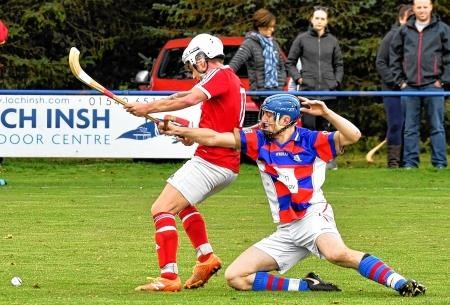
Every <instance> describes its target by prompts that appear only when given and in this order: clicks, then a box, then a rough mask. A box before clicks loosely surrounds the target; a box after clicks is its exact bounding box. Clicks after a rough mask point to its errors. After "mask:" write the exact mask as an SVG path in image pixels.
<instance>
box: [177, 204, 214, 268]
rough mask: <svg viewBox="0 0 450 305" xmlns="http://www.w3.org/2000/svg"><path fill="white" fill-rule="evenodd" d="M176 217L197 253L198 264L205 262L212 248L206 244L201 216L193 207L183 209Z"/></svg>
mask: <svg viewBox="0 0 450 305" xmlns="http://www.w3.org/2000/svg"><path fill="white" fill-rule="evenodd" d="M178 216H179V217H180V219H181V222H182V223H183V227H184V230H185V231H186V234H187V235H188V236H189V239H190V240H191V243H192V246H193V247H194V248H195V249H196V251H197V259H198V260H199V261H200V262H204V261H206V260H207V259H208V258H209V257H210V256H211V253H212V252H213V251H212V247H211V245H210V244H209V242H208V233H207V232H206V225H205V221H204V220H203V217H202V215H201V214H200V212H199V211H198V210H197V208H195V207H193V206H188V207H187V208H185V209H183V210H182V211H181V212H180V213H178Z"/></svg>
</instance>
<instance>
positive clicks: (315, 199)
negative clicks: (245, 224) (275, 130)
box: [240, 127, 337, 223]
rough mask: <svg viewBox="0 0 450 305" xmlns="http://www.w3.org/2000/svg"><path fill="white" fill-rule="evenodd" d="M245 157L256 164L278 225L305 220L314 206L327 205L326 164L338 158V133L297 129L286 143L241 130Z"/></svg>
mask: <svg viewBox="0 0 450 305" xmlns="http://www.w3.org/2000/svg"><path fill="white" fill-rule="evenodd" d="M240 140H241V151H242V153H244V154H246V155H247V156H249V157H250V158H251V159H253V160H255V161H256V163H257V165H258V168H259V170H260V174H261V179H262V182H263V186H264V189H265V191H266V194H267V198H268V199H269V204H270V209H271V212H272V217H273V220H274V222H275V223H280V222H281V223H289V222H291V221H294V220H297V219H300V218H302V217H303V216H304V215H305V213H306V209H307V208H308V207H309V206H311V205H312V204H315V203H319V202H326V200H325V197H324V195H323V192H322V185H323V183H324V182H325V173H326V163H327V162H329V161H330V160H332V159H334V158H335V157H336V155H337V153H336V148H335V142H334V132H325V131H311V130H309V129H305V128H301V127H296V128H295V132H294V133H293V134H292V137H291V139H290V140H289V141H287V142H286V143H283V144H280V143H277V141H276V140H274V139H269V138H267V137H266V136H265V135H264V133H263V132H262V131H261V130H259V129H257V128H255V129H242V130H240Z"/></svg>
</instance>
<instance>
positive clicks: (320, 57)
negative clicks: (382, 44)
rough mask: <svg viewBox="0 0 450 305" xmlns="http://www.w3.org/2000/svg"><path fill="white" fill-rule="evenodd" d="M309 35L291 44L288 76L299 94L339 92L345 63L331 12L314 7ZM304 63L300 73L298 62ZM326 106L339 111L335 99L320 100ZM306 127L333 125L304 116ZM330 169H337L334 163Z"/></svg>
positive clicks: (323, 97) (321, 7)
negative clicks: (333, 31) (331, 24)
mask: <svg viewBox="0 0 450 305" xmlns="http://www.w3.org/2000/svg"><path fill="white" fill-rule="evenodd" d="M310 22H311V25H310V26H309V28H308V31H307V32H304V33H300V34H299V35H298V36H297V37H296V38H295V40H294V42H293V43H292V46H291V49H290V50H289V55H288V58H287V61H286V68H287V70H288V73H289V75H290V76H291V77H292V80H293V81H294V83H295V84H297V87H298V89H299V90H306V91H315V90H317V91H332V90H336V89H337V88H339V86H340V85H341V83H342V78H343V77H344V62H343V60H342V53H341V48H340V47H339V43H338V40H337V39H336V37H334V36H333V35H332V34H331V33H329V31H328V28H327V25H328V8H326V7H323V6H316V7H314V12H313V15H312V17H311V19H310ZM299 59H300V61H301V70H300V71H299V70H297V67H296V66H297V62H298V60H299ZM316 98H317V99H320V100H323V101H325V102H326V104H327V106H328V107H329V108H330V109H332V110H334V111H337V110H338V109H337V100H336V97H335V96H318V97H316ZM302 122H303V126H304V127H306V128H309V129H312V130H330V124H329V123H328V122H327V121H326V120H325V119H323V118H322V117H313V116H310V115H307V114H304V115H303V116H302ZM329 168H332V169H336V168H337V166H336V164H335V163H334V161H332V162H331V163H330V164H329Z"/></svg>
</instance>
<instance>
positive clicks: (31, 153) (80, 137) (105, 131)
mask: <svg viewBox="0 0 450 305" xmlns="http://www.w3.org/2000/svg"><path fill="white" fill-rule="evenodd" d="M122 97H123V98H124V99H125V100H127V101H130V102H143V103H149V102H151V101H153V100H155V99H159V98H162V97H160V96H158V97H156V96H148V95H145V96H122ZM164 114H166V113H158V114H155V115H154V117H156V118H163V117H164ZM171 114H173V115H176V116H179V117H182V118H185V119H188V120H190V121H191V122H192V124H193V126H197V125H198V120H199V117H200V105H196V106H194V107H190V108H187V109H183V110H179V111H174V112H171ZM195 147H196V146H195V145H193V146H184V145H183V144H181V143H179V142H177V141H176V140H175V139H174V138H173V137H168V136H164V135H160V134H159V133H158V130H157V128H156V126H155V124H154V123H153V122H151V121H148V120H146V119H145V118H138V117H135V116H133V115H131V114H129V113H128V112H126V111H125V110H124V109H123V108H122V106H121V105H119V104H117V103H116V102H115V101H114V100H111V99H110V98H108V97H106V96H102V95H0V157H70V158H73V157H80V158H155V159H160V158H190V157H191V156H192V155H193V153H194V150H195Z"/></svg>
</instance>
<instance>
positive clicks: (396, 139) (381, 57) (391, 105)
mask: <svg viewBox="0 0 450 305" xmlns="http://www.w3.org/2000/svg"><path fill="white" fill-rule="evenodd" d="M412 14H413V11H412V6H411V5H409V4H408V5H407V4H401V5H400V6H399V11H398V20H397V21H398V22H397V23H396V24H394V25H393V26H392V29H391V30H390V31H389V32H388V33H387V34H386V36H384V38H383V40H382V41H381V44H380V47H379V48H378V52H377V59H376V62H375V64H376V67H377V71H378V74H379V75H380V78H381V88H382V89H383V90H397V89H398V87H397V86H396V84H395V81H394V76H393V75H392V71H391V69H390V68H389V47H390V44H391V41H392V37H393V36H394V34H395V33H396V32H397V31H398V29H399V25H403V24H405V23H406V21H407V20H408V17H409V16H411V15H412ZM383 104H384V111H385V112H386V123H387V132H386V139H387V166H388V167H389V168H398V167H399V166H401V153H402V131H403V123H404V115H403V111H402V106H401V101H400V96H384V97H383Z"/></svg>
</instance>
